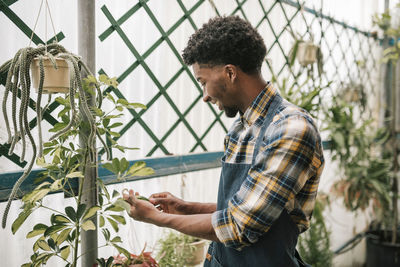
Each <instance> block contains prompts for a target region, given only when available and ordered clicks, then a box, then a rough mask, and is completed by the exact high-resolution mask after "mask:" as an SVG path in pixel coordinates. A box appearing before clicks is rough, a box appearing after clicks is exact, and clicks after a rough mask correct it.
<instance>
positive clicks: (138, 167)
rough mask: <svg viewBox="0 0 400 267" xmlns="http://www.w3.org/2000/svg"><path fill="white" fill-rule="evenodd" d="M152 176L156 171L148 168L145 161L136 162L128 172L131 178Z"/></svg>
mask: <svg viewBox="0 0 400 267" xmlns="http://www.w3.org/2000/svg"><path fill="white" fill-rule="evenodd" d="M152 174H154V170H153V169H152V168H149V167H146V163H145V162H143V161H138V162H135V164H133V165H132V166H131V167H130V168H129V170H128V172H127V175H129V176H147V175H152Z"/></svg>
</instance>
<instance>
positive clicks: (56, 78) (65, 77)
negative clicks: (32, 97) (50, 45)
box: [31, 57, 70, 94]
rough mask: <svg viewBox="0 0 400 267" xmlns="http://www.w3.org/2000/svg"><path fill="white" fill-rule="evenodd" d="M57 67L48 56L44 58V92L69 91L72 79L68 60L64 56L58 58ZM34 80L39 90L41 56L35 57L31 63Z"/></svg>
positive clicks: (34, 85) (35, 86) (34, 84)
mask: <svg viewBox="0 0 400 267" xmlns="http://www.w3.org/2000/svg"><path fill="white" fill-rule="evenodd" d="M56 65H57V69H56V68H54V66H53V64H52V63H51V61H50V59H49V58H48V57H44V58H43V67H44V82H43V93H44V94H52V93H68V91H69V86H70V80H69V78H70V77H69V66H68V63H67V61H65V60H64V59H62V58H56ZM31 72H32V82H33V87H34V88H35V89H36V92H38V89H39V81H40V68H39V58H34V59H33V60H32V64H31Z"/></svg>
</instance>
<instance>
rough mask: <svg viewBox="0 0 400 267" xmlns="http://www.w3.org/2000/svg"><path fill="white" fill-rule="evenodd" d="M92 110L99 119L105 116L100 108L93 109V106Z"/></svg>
mask: <svg viewBox="0 0 400 267" xmlns="http://www.w3.org/2000/svg"><path fill="white" fill-rule="evenodd" d="M91 109H92V110H94V112H95V113H96V115H97V116H99V117H101V116H103V114H104V112H103V111H102V110H101V109H100V108H97V107H93V106H92V107H91Z"/></svg>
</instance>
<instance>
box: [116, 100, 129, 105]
mask: <svg viewBox="0 0 400 267" xmlns="http://www.w3.org/2000/svg"><path fill="white" fill-rule="evenodd" d="M117 103H118V104H121V105H123V106H127V105H129V102H128V100H126V99H123V98H120V99H118V100H117Z"/></svg>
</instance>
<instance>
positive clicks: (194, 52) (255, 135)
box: [124, 16, 324, 267]
mask: <svg viewBox="0 0 400 267" xmlns="http://www.w3.org/2000/svg"><path fill="white" fill-rule="evenodd" d="M265 55H266V48H265V45H264V42H263V39H262V37H261V36H260V35H259V34H258V33H257V31H256V30H255V29H254V28H253V27H252V26H251V25H250V24H249V23H248V22H246V21H244V20H242V19H240V18H239V17H236V16H229V17H218V18H214V19H211V20H210V21H209V22H208V23H206V24H204V25H203V27H202V28H201V29H199V30H198V31H196V32H195V33H194V34H193V35H192V36H191V37H190V39H189V42H188V45H187V47H186V48H185V49H184V51H183V59H184V61H185V63H186V64H188V65H192V66H193V71H194V75H195V77H196V79H197V80H198V81H199V82H200V84H201V85H202V86H203V101H205V102H211V103H214V104H216V105H218V107H219V109H221V110H224V111H225V113H226V115H227V116H228V117H235V116H236V114H237V113H239V114H240V117H239V118H238V119H237V120H236V121H235V122H234V124H233V125H232V127H231V129H230V130H229V132H228V134H227V136H226V138H225V154H224V156H223V158H222V171H221V178H220V184H219V191H218V203H217V204H212V203H207V204H202V203H193V202H186V201H183V200H181V199H178V198H176V197H174V196H173V195H171V194H170V193H167V192H165V193H158V194H153V195H152V196H151V197H150V202H151V203H149V202H146V201H142V200H138V199H137V198H136V197H135V193H134V192H133V190H130V192H129V195H127V194H125V195H124V198H125V200H126V201H128V202H129V203H130V204H131V211H130V216H131V217H132V218H134V219H136V220H139V221H143V222H148V223H152V224H155V225H158V226H161V227H169V228H173V229H175V230H178V231H180V232H182V233H185V234H188V235H193V236H197V237H201V238H205V239H209V240H212V241H214V242H212V244H211V246H210V248H209V250H208V253H207V257H206V260H205V263H204V265H205V266H234V267H236V266H279V267H282V266H284V267H288V266H303V264H304V263H303V262H302V261H301V260H300V258H299V256H298V253H297V251H296V250H295V246H296V243H297V238H298V235H299V233H301V232H303V231H305V230H306V229H307V228H308V227H309V222H310V218H311V214H312V210H313V208H314V203H315V198H316V194H317V188H318V183H319V178H320V175H321V172H322V169H323V165H324V159H323V153H322V147H321V140H320V135H319V133H318V130H317V128H316V126H315V124H314V122H313V120H312V118H311V117H310V116H309V115H308V114H307V113H306V112H305V111H303V110H302V109H300V108H298V107H296V106H294V105H293V104H290V103H289V102H287V101H286V100H283V99H282V98H281V96H280V95H279V93H278V92H277V90H275V89H274V88H273V86H272V85H271V84H270V83H268V82H266V81H264V79H263V77H262V75H261V64H262V62H263V60H264V58H265ZM154 205H160V206H159V209H160V210H161V211H160V210H158V209H156V208H155V206H154Z"/></svg>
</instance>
